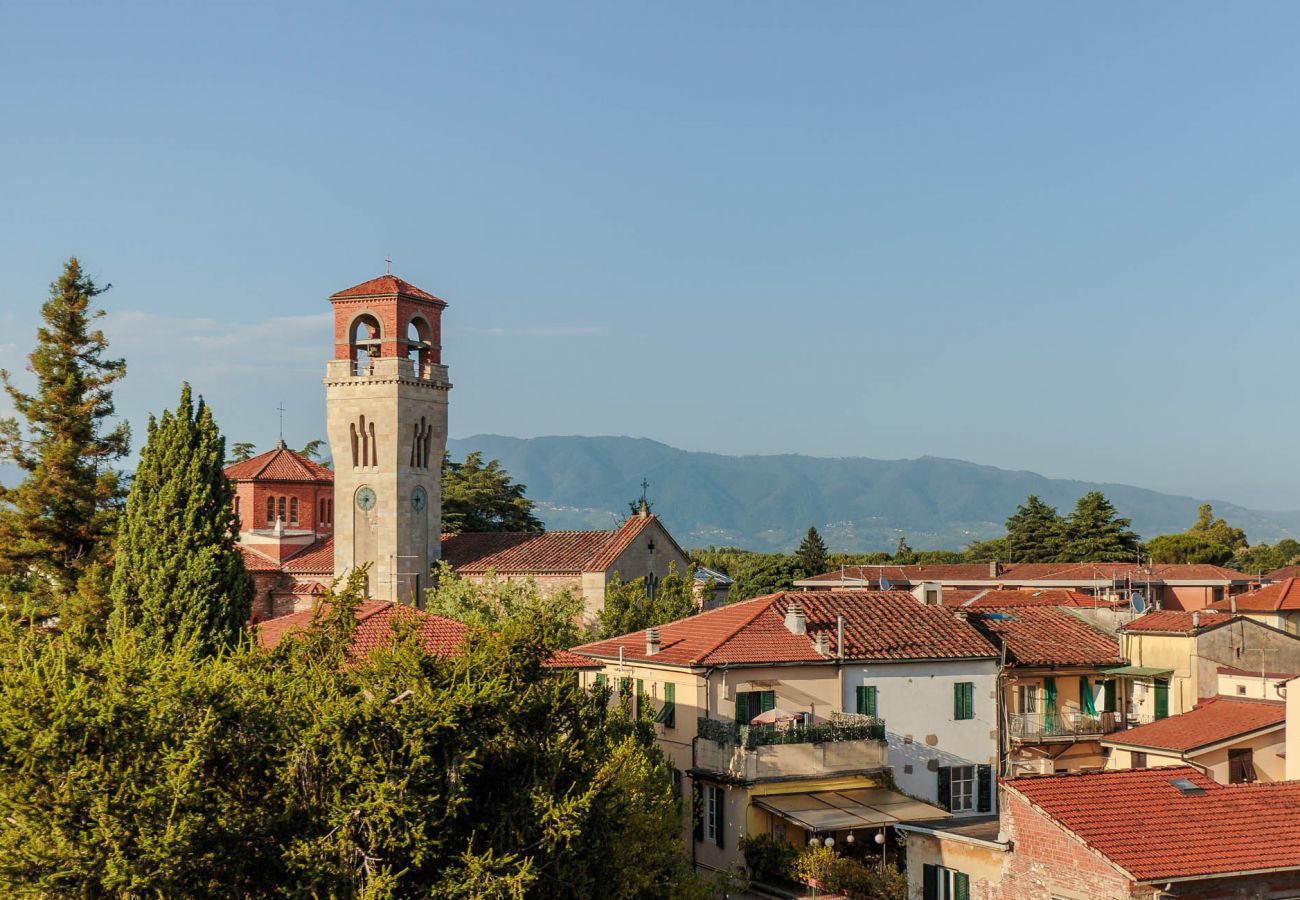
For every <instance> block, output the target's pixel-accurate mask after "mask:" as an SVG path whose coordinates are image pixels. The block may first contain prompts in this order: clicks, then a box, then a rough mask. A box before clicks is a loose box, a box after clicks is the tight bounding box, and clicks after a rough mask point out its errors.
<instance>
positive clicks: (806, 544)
mask: <svg viewBox="0 0 1300 900" xmlns="http://www.w3.org/2000/svg"><path fill="white" fill-rule="evenodd" d="M794 555H795V559H797V560H798V561H799V568H801V569H803V572H804V576H805V577H812V576H813V575H820V574H822V573H823V572H825V571H826V542H825V541H823V540H822V536H821V535H820V534H818V533H817V528H816V526H813V525H810V526H808V533H807V534H806V535H804V538H803V541H802V542H801V543H800V544H799V549H798V550H796V551H795V554H794Z"/></svg>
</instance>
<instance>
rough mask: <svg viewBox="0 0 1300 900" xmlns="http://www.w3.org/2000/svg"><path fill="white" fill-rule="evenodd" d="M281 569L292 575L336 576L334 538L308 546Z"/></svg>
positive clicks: (322, 539)
mask: <svg viewBox="0 0 1300 900" xmlns="http://www.w3.org/2000/svg"><path fill="white" fill-rule="evenodd" d="M281 569H282V570H283V571H285V572H288V573H289V574H290V575H329V576H330V577H333V575H334V536H333V535H330V536H329V537H323V538H321V539H320V540H318V541H316V542H315V543H313V544H308V545H307V546H306V547H304V548H303V549H301V550H299V551H298V552H297V553H295V554H294V555H293V556H291V557H289V558H288V559H287V560H285V562H284V565H283V566H281Z"/></svg>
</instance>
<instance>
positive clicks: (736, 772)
mask: <svg viewBox="0 0 1300 900" xmlns="http://www.w3.org/2000/svg"><path fill="white" fill-rule="evenodd" d="M574 652H575V653H579V654H583V655H586V656H590V657H593V658H595V659H596V660H598V661H600V662H603V663H604V669H603V671H601V672H599V673H594V674H587V675H584V676H583V677H584V679H585V681H586V683H587V684H589V685H593V686H594V685H596V684H598V683H599V684H603V685H605V686H607V687H609V688H610V689H611V693H612V696H613V698H614V700H615V701H617V700H618V698H620V697H625V698H626V702H627V703H628V704H629V706H632V707H634V708H637V709H640V708H643V707H645V706H646V705H648V707H649V712H651V713H652V714H653V715H654V718H655V721H656V725H655V727H656V729H657V732H658V736H659V742H660V745H661V747H662V748H663V749H664V752H665V754H666V755H667V756H668V757H669V758H670V759H671V760H672V761H673V764H674V765H675V766H676V768H677V769H678V771H680V772H681V773H682V783H683V792H684V796H686V797H690V798H692V803H691V804H690V806H691V808H692V809H693V810H694V812H695V815H694V817H693V818H692V820H690V821H684V822H683V828H684V830H685V831H686V833H687V840H688V846H690V848H691V856H692V859H693V860H694V861H695V863H696V864H697V865H699V866H701V867H703V868H706V869H713V870H722V869H726V868H730V867H733V866H737V865H739V864H740V862H741V857H740V856H739V854H738V848H739V841H740V839H741V837H743V836H745V835H756V834H770V835H773V836H775V837H777V838H778V839H782V840H785V841H787V842H789V843H791V844H793V845H802V844H804V843H806V842H807V841H808V840H810V839H811V838H812V837H817V838H818V839H820V840H825V839H826V838H830V839H832V840H834V841H836V842H837V843H839V844H840V845H841V846H848V845H850V844H852V845H854V846H856V847H858V848H862V847H863V846H864V845H866V846H867V847H868V852H871V851H873V850H874V848H875V846H876V845H875V843H874V841H873V840H871V839H872V838H874V836H875V834H877V833H883V832H884V831H886V830H887V829H888V828H890V827H892V825H894V824H896V823H898V822H900V821H934V820H937V819H939V820H941V819H945V818H946V817H947V816H948V812H947V811H946V810H944V809H942V808H940V807H939V806H938V804H937V803H935V804H932V803H926V802H923V801H922V800H918V799H915V798H914V797H910V796H908V795H907V794H904V793H902V792H901V791H899V790H896V789H895V788H894V786H893V785H894V775H893V774H892V773H891V765H890V763H891V755H892V752H893V750H894V747H893V745H892V743H891V742H892V740H893V732H892V729H890V727H889V723H888V722H887V721H882V719H881V717H880V715H879V710H877V714H876V715H871V714H870V713H869V712H866V711H863V712H860V710H862V709H864V707H863V704H864V703H867V702H868V701H867V698H868V697H870V696H872V695H871V694H870V693H869V692H868V691H867V688H869V687H877V688H878V689H879V690H880V691H882V692H884V693H881V694H876V695H875V696H874V701H876V702H881V704H882V706H887V705H888V704H887V703H884V701H883V699H882V698H886V697H890V696H892V697H893V700H891V701H890V702H899V703H904V704H905V703H907V702H908V699H909V697H910V700H911V703H912V704H913V706H914V707H915V708H917V709H920V710H926V709H928V710H929V711H930V715H931V720H932V723H933V724H932V727H930V728H925V729H918V730H917V732H916V734H915V735H914V738H915V739H916V740H918V741H924V739H925V737H926V734H925V732H927V731H928V732H932V733H934V734H943V733H953V734H955V733H957V731H958V730H959V729H958V728H957V727H956V726H963V727H964V725H965V724H966V723H964V722H961V721H957V722H954V721H953V720H960V719H964V718H965V717H966V711H965V707H963V706H960V705H957V704H955V702H954V700H955V698H958V697H960V698H962V699H963V701H965V700H966V699H967V698H969V702H971V703H973V704H975V708H976V709H982V710H983V711H984V714H986V715H988V714H993V715H995V713H994V710H993V704H994V703H995V700H994V698H993V692H992V690H991V687H992V685H993V683H994V672H995V668H994V667H995V659H996V654H995V652H994V650H993V649H992V648H991V646H990V645H989V644H988V642H987V641H986V640H985V639H984V638H983V637H982V636H981V635H980V634H979V633H978V632H977V631H976V630H975V629H974V628H972V627H971V626H970V625H968V624H967V623H965V622H963V621H961V620H959V619H958V618H957V617H956V616H955V615H954V614H953V612H952V611H951V610H947V609H944V608H942V607H937V606H928V607H927V606H924V605H922V604H920V603H918V602H917V601H916V599H915V598H913V597H912V596H911V595H910V594H906V593H902V592H893V593H880V592H852V591H848V592H834V593H832V592H822V593H799V594H793V593H791V594H778V595H772V596H768V597H759V598H755V599H753V600H747V601H743V602H740V603H735V604H732V605H730V606H726V607H723V608H721V609H717V610H712V611H709V612H705V613H701V614H699V615H697V616H693V617H691V618H688V619H682V620H679V621H677V622H672V623H669V624H667V625H663V626H661V627H660V628H658V629H650V630H649V631H640V632H635V633H632V634H628V635H624V636H622V637H618V638H613V639H610V640H605V641H598V642H596V643H593V644H587V645H584V646H582V647H577V648H575V649H574ZM926 660H929V661H931V662H933V664H934V665H933V667H932V668H933V672H931V674H936V675H937V674H939V673H940V672H941V671H943V670H944V669H945V668H947V669H949V670H951V671H952V672H956V671H957V668H954V667H960V666H961V665H963V664H969V667H970V669H969V670H970V671H971V672H972V673H977V672H982V673H983V674H982V675H979V674H972V675H971V676H970V677H967V678H964V679H958V680H955V681H952V682H951V683H949V682H948V681H944V682H943V683H942V685H941V686H940V687H938V688H935V689H934V702H933V703H927V698H928V697H929V695H930V693H931V692H930V691H929V690H928V689H927V684H928V682H929V681H930V679H929V677H928V676H926V675H924V674H920V673H918V672H917V671H911V670H908V671H904V670H907V669H908V667H909V666H910V667H911V668H912V669H916V668H917V667H921V668H923V667H924V666H923V664H924V662H925V661H926ZM895 664H897V665H899V666H900V670H899V672H898V673H895V674H896V676H897V681H896V688H897V689H894V687H891V684H893V683H892V682H891V681H890V680H889V679H890V678H891V677H894V676H893V675H890V674H888V673H887V672H886V670H887V669H888V667H889V666H890V665H895ZM981 667H982V668H981ZM981 678H983V679H985V681H986V684H985V685H984V686H983V689H982V690H980V689H977V687H976V684H977V682H979V681H980V679H981ZM909 679H910V683H909ZM936 684H937V682H936ZM940 694H942V697H940ZM848 698H852V699H851V700H850V699H848ZM850 704H851V705H850ZM973 712H974V710H972V713H973ZM765 713H766V714H767V715H769V716H774V717H778V718H780V719H781V720H782V721H781V722H780V723H779V724H774V725H763V724H752V721H753V720H754V719H755V717H758V716H761V715H763V714H765ZM945 723H947V724H945ZM969 724H971V726H972V727H975V728H976V729H978V728H979V727H980V726H979V722H978V720H976V719H974V717H973V716H972V718H971V721H970V723H969ZM992 725H993V721H991V720H990V721H989V722H987V723H985V724H984V725H983V726H982V727H983V728H984V730H985V735H986V737H985V739H984V740H985V743H984V744H983V745H982V746H983V747H984V748H985V749H982V750H978V751H974V752H976V753H982V754H983V757H982V758H983V760H986V761H987V762H989V763H991V762H992V760H993V758H994V757H995V755H996V745H995V741H994V740H993V739H992V737H990V736H988V734H987V733H988V731H989V730H990V726H992ZM887 734H888V735H889V739H888V740H887V739H886V735H887ZM952 746H953V748H954V749H956V747H957V745H952ZM899 749H900V750H902V749H904V748H903V745H902V739H901V735H900V747H899ZM931 749H934V748H931ZM939 749H940V750H941V751H942V748H939ZM964 752H966V753H968V754H969V753H970V752H971V751H964ZM940 757H941V753H940V754H931V755H930V756H926V757H924V759H930V758H933V759H934V760H935V761H934V766H935V768H934V770H933V771H934V772H938V771H939V768H940V765H941V763H943V762H944V760H943V759H941V758H940ZM974 762H975V765H972V766H970V768H971V772H970V776H969V778H966V777H965V776H964V775H963V777H962V779H961V783H960V784H959V785H955V783H954V780H953V777H950V778H949V779H948V785H947V790H948V793H947V795H946V797H945V798H944V799H945V800H946V801H947V802H948V803H949V804H951V805H953V806H960V807H961V809H962V810H966V809H970V810H972V811H974V810H976V808H977V807H979V805H980V804H981V803H983V804H984V808H985V809H986V810H987V809H989V808H991V803H992V800H991V791H992V781H991V779H985V781H984V782H980V781H979V778H978V773H977V771H976V769H977V765H978V763H979V760H978V759H977V760H975V761H974ZM922 768H927V766H926V765H924V764H923V766H922ZM984 768H985V769H989V768H991V766H990V765H987V764H986V765H984ZM949 774H950V776H951V775H952V773H951V772H950V773H949ZM850 835H853V840H852V841H850V840H849V836H850Z"/></svg>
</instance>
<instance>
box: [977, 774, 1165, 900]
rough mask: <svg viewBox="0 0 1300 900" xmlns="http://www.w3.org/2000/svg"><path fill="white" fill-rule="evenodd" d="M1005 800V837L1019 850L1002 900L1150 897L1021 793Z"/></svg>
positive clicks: (1004, 793)
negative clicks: (1136, 888) (1026, 799)
mask: <svg viewBox="0 0 1300 900" xmlns="http://www.w3.org/2000/svg"><path fill="white" fill-rule="evenodd" d="M1001 797H1002V829H1003V833H1004V836H1005V837H1006V838H1007V839H1009V840H1010V841H1012V846H1013V847H1014V848H1015V850H1014V852H1013V853H1011V854H1009V857H1008V860H1007V865H1006V868H1005V869H1004V870H1003V873H1002V886H1001V892H1000V894H999V895H998V896H1000V897H1002V898H1005V900H1037V898H1042V900H1048V898H1050V897H1051V896H1052V894H1053V893H1054V892H1056V893H1057V894H1058V896H1059V895H1064V896H1068V897H1071V898H1077V900H1117V898H1130V897H1146V896H1149V895H1150V892H1149V891H1147V890H1146V889H1139V890H1138V891H1136V892H1135V891H1134V890H1133V884H1132V882H1130V881H1129V880H1128V879H1127V878H1125V877H1124V876H1123V875H1121V874H1120V873H1119V871H1118V870H1116V869H1115V867H1114V866H1112V865H1110V864H1109V863H1107V862H1105V861H1104V859H1103V858H1102V857H1101V856H1100V855H1099V854H1097V853H1095V852H1094V851H1092V850H1089V849H1088V848H1087V847H1085V846H1084V844H1083V843H1082V842H1081V841H1080V840H1078V839H1077V838H1075V837H1074V836H1073V835H1071V834H1069V833H1068V832H1066V831H1064V830H1063V829H1062V828H1060V826H1058V825H1057V824H1056V823H1054V822H1053V821H1052V820H1051V819H1049V818H1048V817H1047V816H1045V815H1043V814H1042V813H1041V812H1039V811H1038V810H1036V809H1034V807H1032V806H1031V805H1030V804H1029V803H1028V802H1026V801H1025V800H1024V799H1023V798H1022V797H1021V796H1020V795H1019V794H1016V793H1014V792H1013V791H1007V790H1003V791H1001Z"/></svg>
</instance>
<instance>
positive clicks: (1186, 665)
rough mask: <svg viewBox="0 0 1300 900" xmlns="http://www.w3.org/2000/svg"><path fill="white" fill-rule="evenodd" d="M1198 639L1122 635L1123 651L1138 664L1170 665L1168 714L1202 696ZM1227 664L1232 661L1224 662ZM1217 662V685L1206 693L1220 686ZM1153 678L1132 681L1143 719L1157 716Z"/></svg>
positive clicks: (1136, 706) (1188, 706)
mask: <svg viewBox="0 0 1300 900" xmlns="http://www.w3.org/2000/svg"><path fill="white" fill-rule="evenodd" d="M1195 646H1196V642H1195V640H1194V639H1193V638H1192V637H1191V636H1190V635H1164V634H1128V633H1126V634H1125V635H1124V636H1123V647H1124V655H1125V656H1126V657H1127V658H1128V660H1129V662H1130V663H1132V664H1133V665H1135V666H1150V667H1152V668H1157V669H1170V670H1171V671H1172V674H1171V675H1170V676H1169V678H1170V681H1169V715H1171V716H1174V715H1178V714H1179V713H1184V712H1187V711H1188V710H1190V709H1191V708H1192V707H1193V706H1195V705H1196V703H1197V701H1198V700H1199V699H1200V697H1201V696H1202V695H1201V694H1200V693H1198V688H1197V681H1198V675H1199V672H1198V667H1197V665H1196V660H1195V659H1194V658H1193V657H1194V651H1195ZM1225 665H1231V664H1230V663H1225ZM1218 674H1219V673H1218V666H1217V665H1216V666H1215V669H1214V679H1215V680H1214V687H1213V689H1210V690H1207V692H1206V696H1208V695H1209V694H1211V693H1213V692H1214V691H1217V690H1218ZM1150 685H1151V681H1150V679H1145V680H1139V681H1137V682H1136V683H1135V684H1134V685H1133V708H1134V712H1135V713H1136V714H1137V715H1138V717H1139V718H1140V719H1142V720H1143V721H1150V720H1151V719H1153V718H1154V717H1155V696H1154V691H1152V690H1151V689H1150Z"/></svg>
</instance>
